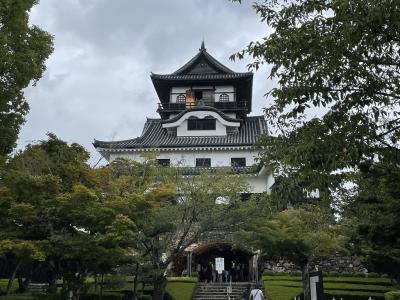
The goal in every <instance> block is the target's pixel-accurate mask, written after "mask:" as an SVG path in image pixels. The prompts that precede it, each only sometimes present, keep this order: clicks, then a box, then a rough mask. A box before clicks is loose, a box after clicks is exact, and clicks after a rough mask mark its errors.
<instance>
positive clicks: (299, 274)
mask: <svg viewBox="0 0 400 300" xmlns="http://www.w3.org/2000/svg"><path fill="white" fill-rule="evenodd" d="M301 275H302V274H301V271H292V272H290V276H301Z"/></svg>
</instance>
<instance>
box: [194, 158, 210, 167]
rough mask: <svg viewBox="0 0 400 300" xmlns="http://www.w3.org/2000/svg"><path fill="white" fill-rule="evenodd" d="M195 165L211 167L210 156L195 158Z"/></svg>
mask: <svg viewBox="0 0 400 300" xmlns="http://www.w3.org/2000/svg"><path fill="white" fill-rule="evenodd" d="M196 167H204V168H210V167H211V158H196Z"/></svg>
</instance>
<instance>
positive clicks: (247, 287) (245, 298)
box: [242, 283, 251, 300]
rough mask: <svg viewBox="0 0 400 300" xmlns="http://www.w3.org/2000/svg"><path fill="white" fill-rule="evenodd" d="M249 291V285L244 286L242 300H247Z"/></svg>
mask: <svg viewBox="0 0 400 300" xmlns="http://www.w3.org/2000/svg"><path fill="white" fill-rule="evenodd" d="M250 289H251V285H250V283H249V284H247V285H246V288H245V289H244V290H243V292H242V300H249V297H250Z"/></svg>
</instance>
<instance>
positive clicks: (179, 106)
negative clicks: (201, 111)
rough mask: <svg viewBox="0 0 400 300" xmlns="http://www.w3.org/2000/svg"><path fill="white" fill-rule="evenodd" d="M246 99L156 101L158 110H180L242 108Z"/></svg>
mask: <svg viewBox="0 0 400 300" xmlns="http://www.w3.org/2000/svg"><path fill="white" fill-rule="evenodd" d="M246 105H247V102H246V101H230V102H214V101H196V102H187V103H158V110H159V111H160V110H168V111H181V110H185V109H189V108H194V107H199V106H211V107H215V108H217V109H221V110H242V109H246V108H247V106H246Z"/></svg>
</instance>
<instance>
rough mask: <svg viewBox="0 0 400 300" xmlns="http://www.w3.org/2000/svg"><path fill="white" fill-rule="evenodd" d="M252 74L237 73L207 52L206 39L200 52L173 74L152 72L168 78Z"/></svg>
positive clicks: (153, 76)
mask: <svg viewBox="0 0 400 300" xmlns="http://www.w3.org/2000/svg"><path fill="white" fill-rule="evenodd" d="M252 76H253V73H251V72H245V73H237V72H234V71H232V70H231V69H229V68H228V67H226V66H224V65H223V64H222V63H220V62H219V61H218V60H216V59H215V58H214V57H213V56H212V55H210V54H209V53H208V52H207V49H206V47H205V46H204V41H203V42H202V44H201V47H200V49H199V52H198V53H197V54H196V55H195V56H193V57H192V58H191V59H190V60H189V61H188V62H187V63H186V64H184V65H183V66H182V67H180V68H179V69H178V70H176V71H175V72H173V73H171V74H155V73H152V74H151V77H152V78H158V79H168V80H174V79H175V80H182V79H188V80H196V79H200V80H204V79H233V78H242V77H252Z"/></svg>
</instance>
